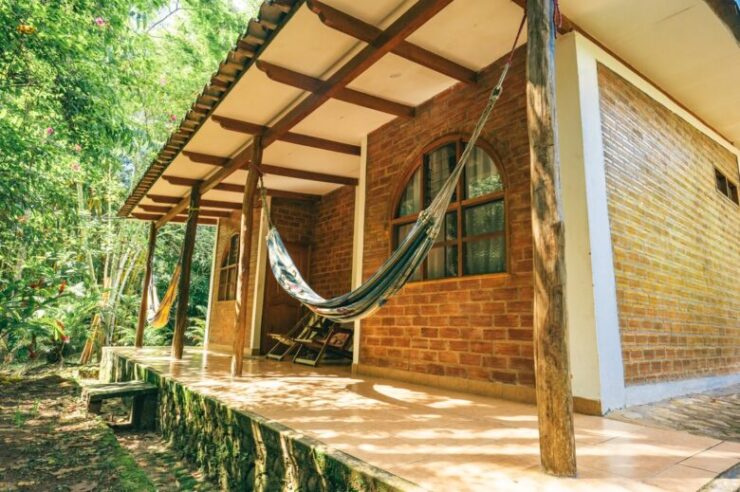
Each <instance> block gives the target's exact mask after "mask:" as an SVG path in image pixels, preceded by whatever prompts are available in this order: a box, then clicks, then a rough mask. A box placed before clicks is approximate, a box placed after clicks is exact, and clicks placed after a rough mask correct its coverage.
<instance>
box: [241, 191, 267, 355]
mask: <svg viewBox="0 0 740 492" xmlns="http://www.w3.org/2000/svg"><path fill="white" fill-rule="evenodd" d="M271 204H272V197H269V196H268V197H267V207H262V208H261V209H260V210H261V211H260V224H259V231H258V236H257V237H258V239H257V260H256V261H257V263H256V265H257V268H256V271H255V272H254V292H253V293H252V296H253V297H252V315H251V316H250V321H249V322H250V323H251V324H252V336H251V339H250V341H249V349H248V350H247V352H249V353H251V354H252V355H256V354H258V353H259V349H260V339H261V337H262V310H263V308H264V299H265V272H266V270H267V243H266V241H265V237H266V236H267V210H268V209H269V206H270V205H271ZM270 275H272V273H270Z"/></svg>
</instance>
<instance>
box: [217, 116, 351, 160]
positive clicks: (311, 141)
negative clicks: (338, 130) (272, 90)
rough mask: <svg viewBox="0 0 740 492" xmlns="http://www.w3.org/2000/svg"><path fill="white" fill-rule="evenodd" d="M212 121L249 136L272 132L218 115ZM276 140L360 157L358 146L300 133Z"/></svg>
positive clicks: (265, 128)
mask: <svg viewBox="0 0 740 492" xmlns="http://www.w3.org/2000/svg"><path fill="white" fill-rule="evenodd" d="M212 119H213V121H215V122H216V123H218V124H219V125H221V127H222V128H224V129H226V130H231V131H233V132H239V133H246V134H247V135H262V134H266V133H267V132H269V131H270V128H268V127H266V126H263V125H258V124H256V123H250V122H248V121H242V120H235V119H233V118H225V117H223V116H217V115H214V116H213V117H212ZM276 140H280V141H282V142H288V143H292V144H296V145H303V146H306V147H314V148H316V149H322V150H328V151H331V152H339V153H341V154H349V155H360V147H359V146H357V145H352V144H347V143H344V142H336V141H334V140H328V139H326V138H319V137H312V136H310V135H303V134H300V133H293V132H285V133H284V134H283V135H281V136H280V138H277V139H276Z"/></svg>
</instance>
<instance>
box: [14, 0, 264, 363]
mask: <svg viewBox="0 0 740 492" xmlns="http://www.w3.org/2000/svg"><path fill="white" fill-rule="evenodd" d="M247 5H248V7H249V8H248V9H247V11H246V12H243V13H241V12H239V11H238V10H236V9H235V7H234V5H232V3H230V2H228V1H226V0H179V1H177V0H171V1H166V0H128V1H124V0H106V1H105V2H103V1H102V0H100V1H94V0H75V1H72V0H58V1H53V2H42V1H37V2H17V1H14V0H0V26H3V29H2V30H1V31H0V180H2V181H1V182H2V186H0V303H2V306H0V352H4V353H6V354H13V355H22V356H28V355H30V356H33V355H35V354H36V353H37V352H38V344H39V340H43V341H44V343H45V344H46V345H49V346H53V345H54V342H53V341H54V340H55V338H54V337H55V336H56V337H57V338H59V336H61V340H63V341H65V340H66V341H68V342H69V344H70V345H72V347H73V348H75V349H79V348H81V345H82V342H83V340H84V339H85V338H86V335H87V332H88V330H89V327H90V326H91V324H92V325H95V324H98V323H99V324H100V327H101V329H102V332H101V333H102V339H103V341H104V342H105V343H119V342H125V341H127V340H128V339H127V336H126V330H127V329H133V327H134V324H135V322H134V317H135V314H136V308H135V299H136V298H137V297H138V294H139V293H138V290H139V286H140V285H141V282H140V278H141V274H142V268H141V267H142V261H143V259H142V252H143V249H144V243H145V240H146V232H145V230H144V227H143V225H142V224H137V223H134V222H129V221H123V220H121V219H119V218H117V217H116V212H117V209H118V207H119V206H120V204H121V203H122V201H123V199H124V198H125V196H126V195H127V193H128V191H129V190H130V188H131V186H132V183H135V182H136V181H137V179H138V177H139V176H141V174H143V172H144V170H145V169H146V167H147V166H148V164H149V163H150V162H151V159H152V157H153V156H154V154H155V152H156V151H157V150H158V148H159V146H161V144H162V143H163V142H164V141H165V139H166V137H167V135H168V134H169V132H171V131H172V129H173V128H174V127H175V126H176V125H177V123H178V120H179V118H180V117H181V115H184V113H185V111H186V109H187V108H188V107H189V105H190V104H191V102H192V100H193V99H194V97H195V95H196V94H197V93H198V92H199V91H200V89H201V88H202V86H203V85H204V84H205V83H206V82H207V81H208V79H209V78H210V75H211V73H212V72H213V71H214V70H215V69H216V68H217V66H218V62H219V61H220V59H221V58H222V57H223V56H224V54H225V53H226V51H227V50H228V48H229V47H231V45H233V44H234V43H235V41H236V38H237V35H238V33H239V32H240V31H242V30H243V29H244V28H245V26H246V23H247V19H248V18H249V17H250V16H251V14H252V13H253V12H255V8H256V2H247ZM179 229H180V227H179V226H168V227H167V228H166V230H164V231H163V234H164V235H165V237H171V238H170V239H165V240H164V241H162V243H161V244H162V246H163V247H161V248H159V253H160V254H159V255H158V257H157V258H156V260H155V261H156V263H155V271H156V272H158V273H160V276H159V278H158V280H159V281H160V282H164V283H166V278H167V274H166V273H165V272H171V271H172V266H173V265H174V262H175V261H176V259H177V256H178V253H179V248H178V245H177V236H178V234H179V235H180V236H181V231H179ZM212 241H213V233H212V232H210V231H209V232H206V231H204V233H203V234H199V240H198V245H197V246H196V257H195V264H194V273H195V277H194V278H195V279H197V280H196V282H195V285H194V286H193V289H192V290H193V300H192V302H191V305H192V311H191V314H192V315H193V316H197V315H198V313H199V312H200V311H199V306H203V305H205V304H206V302H207V299H206V297H207V290H208V287H207V284H208V272H209V270H210V252H211V244H212ZM62 283H64V285H65V286H75V289H74V291H73V292H66V293H65V292H61V293H60V292H59V291H58V290H59V288H60V287H59V286H60V285H62ZM65 289H66V287H65ZM132 306H134V307H133V309H132ZM96 320H97V321H96ZM60 324H61V325H63V326H64V327H65V328H64V333H65V334H64V335H59V333H60V332H59V325H60ZM122 327H123V329H122ZM47 341H48V342H47ZM42 348H43V347H42Z"/></svg>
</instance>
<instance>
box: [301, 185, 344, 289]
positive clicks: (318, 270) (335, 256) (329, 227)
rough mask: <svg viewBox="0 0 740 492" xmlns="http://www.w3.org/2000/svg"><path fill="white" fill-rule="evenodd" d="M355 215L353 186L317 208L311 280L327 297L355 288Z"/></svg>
mask: <svg viewBox="0 0 740 492" xmlns="http://www.w3.org/2000/svg"><path fill="white" fill-rule="evenodd" d="M354 215H355V188H354V186H343V187H341V188H339V189H337V190H335V191H333V192H331V193H329V194H328V195H324V196H323V197H322V198H321V201H320V202H318V203H317V204H316V214H315V219H314V220H315V222H314V230H313V242H312V245H313V246H312V249H311V276H310V279H311V286H312V287H313V288H314V290H315V291H316V292H317V293H318V294H320V295H322V296H324V297H327V298H328V297H334V296H336V295H339V294H343V293H345V292H347V291H348V290H349V289H350V287H351V285H352V235H353V233H354V227H353V224H354Z"/></svg>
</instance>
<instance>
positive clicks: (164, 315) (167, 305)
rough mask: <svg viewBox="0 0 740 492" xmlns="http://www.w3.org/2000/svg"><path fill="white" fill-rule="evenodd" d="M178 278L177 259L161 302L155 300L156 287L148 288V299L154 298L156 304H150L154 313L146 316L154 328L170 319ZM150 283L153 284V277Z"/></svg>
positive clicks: (178, 265)
mask: <svg viewBox="0 0 740 492" xmlns="http://www.w3.org/2000/svg"><path fill="white" fill-rule="evenodd" d="M179 280H180V262H179V261H178V262H177V266H176V267H175V271H174V272H172V279H171V280H170V285H168V286H167V292H165V293H164V297H163V298H162V301H161V302H159V300H157V291H156V289H151V288H150V290H149V292H150V297H149V299H150V300H152V299H153V300H155V302H156V304H157V306H156V307H155V306H152V308H153V309H154V310H156V311H155V312H154V313H151V312H150V313H149V316H147V321H149V324H150V325H152V326H153V327H154V328H162V327H164V326H166V325H167V322H168V321H169V320H170V311H171V310H172V305H173V304H175V298H176V297H177V283H178V281H179ZM151 285H154V281H153V279H152V282H151ZM150 302H151V301H150Z"/></svg>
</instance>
